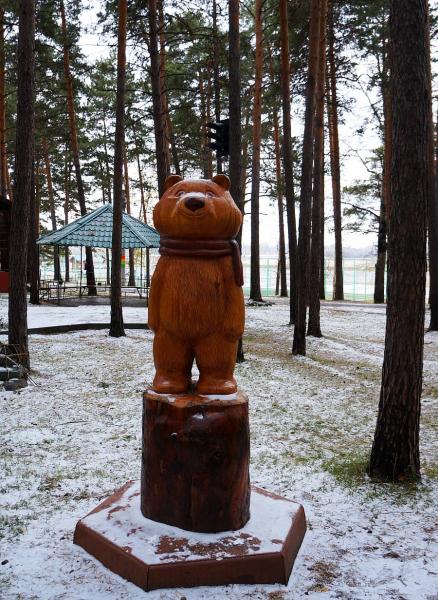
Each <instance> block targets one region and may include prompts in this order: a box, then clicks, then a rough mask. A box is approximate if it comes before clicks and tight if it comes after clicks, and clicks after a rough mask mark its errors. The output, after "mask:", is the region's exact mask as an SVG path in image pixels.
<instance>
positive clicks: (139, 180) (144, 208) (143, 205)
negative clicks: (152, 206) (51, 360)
mask: <svg viewBox="0 0 438 600" xmlns="http://www.w3.org/2000/svg"><path fill="white" fill-rule="evenodd" d="M132 133H133V135H134V146H135V156H136V159H137V170H138V185H139V187H140V203H141V210H142V212H143V221H144V222H145V223H147V222H148V217H147V210H146V202H145V197H144V185H143V173H142V172H141V163H140V151H139V149H138V145H137V133H136V131H135V127H134V125H133V126H132Z"/></svg>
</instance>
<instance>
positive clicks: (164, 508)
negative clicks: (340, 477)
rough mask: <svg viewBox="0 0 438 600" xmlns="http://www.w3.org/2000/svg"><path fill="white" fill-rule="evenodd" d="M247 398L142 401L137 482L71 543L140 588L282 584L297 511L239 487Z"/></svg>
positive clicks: (243, 482)
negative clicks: (139, 461) (141, 433)
mask: <svg viewBox="0 0 438 600" xmlns="http://www.w3.org/2000/svg"><path fill="white" fill-rule="evenodd" d="M248 468H249V428H248V400H247V398H246V396H245V395H244V394H242V393H239V392H238V393H236V394H231V395H229V396H219V397H218V396H199V395H196V394H188V393H187V394H180V395H167V394H157V393H156V392H153V391H148V392H146V393H145V394H144V397H143V452H142V475H141V482H140V481H129V482H128V483H127V484H125V485H124V486H123V487H122V488H121V489H120V490H118V491H117V492H115V493H114V494H113V495H112V496H110V497H109V498H107V499H106V500H105V501H104V502H102V503H101V504H100V505H99V506H98V507H97V508H95V509H94V510H93V511H92V512H91V513H90V514H88V515H87V516H86V517H85V518H84V519H81V520H80V521H79V522H78V523H77V525H76V530H75V535H74V542H75V544H78V545H79V546H82V547H83V548H84V549H85V550H86V551H87V552H88V553H90V554H91V555H93V556H94V557H96V558H97V559H98V560H99V561H100V562H101V563H103V564H104V565H105V566H106V567H108V568H109V569H110V570H112V571H113V572H114V573H117V574H118V575H120V576H122V577H124V578H125V579H127V580H128V581H131V582H133V583H134V584H136V585H138V586H139V587H141V588H142V589H144V590H153V589H157V588H171V587H192V586H200V585H227V584H231V583H246V584H248V583H254V584H255V583H283V584H286V583H287V582H288V579H289V576H290V573H291V570H292V566H293V563H294V560H295V557H296V555H297V553H298V550H299V548H300V546H301V542H302V540H303V537H304V534H305V531H306V519H305V515H304V510H303V508H302V506H300V505H299V504H297V503H295V502H291V501H290V500H287V499H285V498H282V497H281V496H278V495H276V494H271V493H269V492H267V491H266V490H262V489H259V488H256V487H252V488H251V494H250V485H249V469H248Z"/></svg>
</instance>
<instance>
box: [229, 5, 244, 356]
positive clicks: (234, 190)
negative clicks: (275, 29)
mask: <svg viewBox="0 0 438 600" xmlns="http://www.w3.org/2000/svg"><path fill="white" fill-rule="evenodd" d="M239 18H240V2H239V0H229V2H228V77H229V119H230V161H229V172H230V194H231V197H232V198H233V200H234V202H235V203H236V204H237V206H238V207H239V209H240V211H241V213H242V215H243V214H244V211H245V206H244V202H245V199H244V197H243V194H242V123H241V118H242V104H241V97H240V92H241V90H240V21H239ZM237 241H238V243H239V246H241V244H242V230H240V232H239V234H238V236H237ZM243 360H244V353H243V344H242V339H240V340H239V346H238V349H237V362H243Z"/></svg>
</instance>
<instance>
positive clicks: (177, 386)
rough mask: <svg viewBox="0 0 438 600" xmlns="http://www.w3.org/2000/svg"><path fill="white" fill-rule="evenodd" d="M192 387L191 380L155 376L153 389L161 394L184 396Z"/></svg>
mask: <svg viewBox="0 0 438 600" xmlns="http://www.w3.org/2000/svg"><path fill="white" fill-rule="evenodd" d="M189 387H190V379H187V378H185V377H184V378H183V377H181V378H178V377H168V376H165V375H158V374H157V375H155V377H154V381H153V383H152V389H153V390H154V391H155V392H158V393H159V394H182V393H183V392H187V391H188V389H189Z"/></svg>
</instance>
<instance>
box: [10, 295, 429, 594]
mask: <svg viewBox="0 0 438 600" xmlns="http://www.w3.org/2000/svg"><path fill="white" fill-rule="evenodd" d="M287 315H288V307H287V305H286V304H284V303H282V302H280V301H277V302H276V304H275V305H274V306H272V307H263V308H248V309H247V327H246V334H245V350H246V362H245V363H243V364H242V365H238V366H237V369H236V376H237V378H238V382H239V385H240V387H241V389H243V390H244V391H245V392H246V393H247V394H248V396H249V398H250V411H251V415H250V418H251V436H252V437H251V450H252V458H251V461H252V463H251V477H252V482H253V483H254V484H256V485H258V486H261V487H264V488H266V489H268V490H271V491H273V492H277V493H280V494H282V495H284V496H286V497H289V498H291V499H295V500H297V501H299V502H301V503H302V504H303V505H304V507H305V510H306V514H307V518H308V532H307V534H306V537H305V541H304V544H303V547H302V549H301V551H300V554H299V556H298V558H297V561H296V564H295V567H294V570H293V572H292V576H291V578H290V581H289V584H288V586H287V587H285V586H281V585H275V586H261V585H257V586H237V585H236V586H229V587H223V588H197V589H177V590H161V591H160V590H159V591H156V592H150V593H149V597H150V598H151V599H153V600H154V599H158V598H160V599H175V600H176V599H182V598H183V597H185V598H187V599H196V600H199V599H200V598H206V599H211V600H212V599H221V598H227V599H230V600H231V599H237V598H249V599H255V598H266V599H269V600H280V599H283V598H284V599H286V598H287V599H296V600H298V599H301V598H341V599H350V600H362V599H364V600H368V599H370V600H371V599H376V598H384V599H394V600H395V599H400V600H401V599H407V600H421V599H424V600H438V452H437V450H438V436H437V433H438V336H437V335H436V334H426V339H425V378H424V393H423V408H422V429H421V451H422V468H423V474H424V476H423V481H422V483H421V484H419V485H417V486H411V487H408V488H406V487H402V486H397V485H382V484H380V485H379V484H376V483H373V482H370V481H369V480H368V479H367V477H366V475H364V465H365V462H366V459H367V455H368V453H369V450H370V446H371V440H372V434H373V429H374V425H375V418H376V409H377V403H378V396H379V384H380V368H381V361H382V351H383V338H384V324H385V313H384V309H383V308H382V307H373V306H367V305H355V306H353V305H348V304H334V303H332V304H326V305H324V306H323V308H322V329H323V333H324V338H322V339H309V338H308V355H307V357H306V358H301V357H300V358H298V357H293V356H292V355H291V353H290V348H291V343H292V330H291V328H289V327H287V325H286V323H287V320H288V319H287ZM108 320H109V307H104V306H99V307H81V308H62V307H50V306H49V307H48V306H44V307H31V308H30V311H29V325H30V326H31V327H36V326H42V325H49V324H52V325H54V324H58V323H63V324H66V323H80V322H90V321H94V322H108ZM125 320H126V321H129V322H144V321H146V309H144V308H128V309H126V310H125ZM151 344H152V334H151V333H150V332H149V331H145V330H129V331H127V336H126V337H124V338H120V339H114V338H109V337H108V335H107V332H106V331H85V332H76V333H69V334H63V335H54V336H42V335H32V336H31V337H30V349H31V358H32V366H33V369H34V373H33V375H32V379H33V381H34V382H35V384H36V385H30V386H29V387H28V388H27V389H25V390H22V391H20V392H0V403H1V413H0V427H1V446H0V460H1V467H0V469H1V470H0V473H1V479H0V503H1V506H2V508H1V516H0V536H3V539H1V540H0V543H1V558H0V563H1V564H0V598H2V599H12V598H13V599H19V598H22V599H26V600H28V599H38V600H39V599H49V598H50V599H55V598H56V599H68V600H70V599H74V600H79V599H80V600H100V599H117V600H119V599H120V600H128V599H129V600H133V599H137V598H138V599H140V598H144V597H145V595H144V594H145V593H144V592H142V591H141V590H140V589H138V588H136V587H135V586H134V585H132V584H129V583H126V582H125V581H124V580H122V579H120V578H119V577H117V576H115V575H113V574H112V573H111V572H109V571H108V570H106V569H105V568H104V567H102V566H101V565H100V564H99V563H98V562H97V561H95V560H94V559H93V558H91V557H90V556H89V555H87V554H86V553H85V552H84V551H83V550H82V549H81V548H78V547H77V546H74V545H73V544H72V536H73V530H74V527H75V523H76V521H77V520H78V519H79V518H80V517H83V516H84V515H85V514H86V513H88V512H89V511H90V510H91V509H92V508H94V507H95V506H96V504H97V503H98V502H99V501H100V500H101V499H103V498H104V497H106V496H107V495H109V494H110V493H111V492H113V491H114V490H115V489H116V488H118V487H120V486H121V485H122V484H124V483H125V482H126V481H127V480H128V479H133V478H138V477H139V473H140V445H141V393H142V391H143V390H144V388H145V386H146V385H147V383H148V382H150V381H151V378H152V374H153V364H152V346H151Z"/></svg>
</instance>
